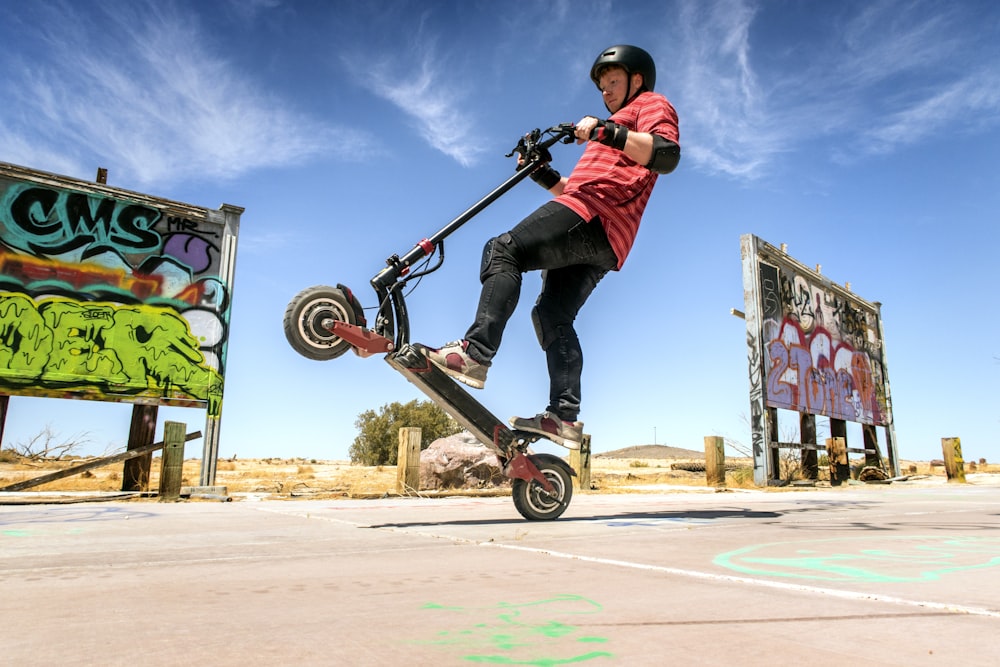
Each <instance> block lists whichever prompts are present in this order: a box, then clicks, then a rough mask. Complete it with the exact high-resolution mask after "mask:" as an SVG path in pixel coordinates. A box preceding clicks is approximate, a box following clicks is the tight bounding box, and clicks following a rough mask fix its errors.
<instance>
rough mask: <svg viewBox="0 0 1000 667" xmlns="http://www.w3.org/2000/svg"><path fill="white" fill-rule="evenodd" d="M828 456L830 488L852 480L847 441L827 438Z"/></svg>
mask: <svg viewBox="0 0 1000 667" xmlns="http://www.w3.org/2000/svg"><path fill="white" fill-rule="evenodd" d="M830 421H831V422H832V421H833V420H830ZM826 455H827V457H828V458H829V459H830V486H840V485H841V484H843V483H844V482H846V481H847V480H849V479H850V478H851V466H850V465H849V463H848V460H847V440H846V439H844V438H827V439H826Z"/></svg>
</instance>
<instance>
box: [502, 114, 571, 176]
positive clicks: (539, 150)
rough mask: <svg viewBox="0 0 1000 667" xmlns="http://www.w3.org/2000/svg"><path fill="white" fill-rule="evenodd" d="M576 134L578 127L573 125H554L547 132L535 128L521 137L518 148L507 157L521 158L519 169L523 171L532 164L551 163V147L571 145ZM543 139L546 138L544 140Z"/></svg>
mask: <svg viewBox="0 0 1000 667" xmlns="http://www.w3.org/2000/svg"><path fill="white" fill-rule="evenodd" d="M575 132H576V125H574V124H573V123H560V124H559V125H554V126H552V127H550V128H549V129H547V130H544V131H543V130H540V129H538V128H535V129H534V130H532V131H531V132H528V133H527V134H526V135H524V136H523V137H521V139H520V140H518V142H517V146H515V147H514V148H513V150H511V152H509V153H507V155H506V157H513V156H514V155H515V154H518V155H520V156H521V165H520V166H518V169H522V168H523V167H524V166H526V165H528V164H529V163H531V162H535V161H537V162H549V161H550V160H551V159H552V156H551V155H549V151H548V149H549V146H554V145H555V144H557V143H560V142H562V143H564V144H571V143H573V140H574V139H575V138H576V135H575V134H574V133H575ZM543 137H545V138H544V139H543Z"/></svg>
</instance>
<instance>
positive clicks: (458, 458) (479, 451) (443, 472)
mask: <svg viewBox="0 0 1000 667" xmlns="http://www.w3.org/2000/svg"><path fill="white" fill-rule="evenodd" d="M509 482H510V480H509V479H508V478H507V477H505V476H504V474H503V471H502V469H501V467H500V461H498V460H497V457H496V454H494V453H493V452H492V451H490V450H489V449H488V448H487V447H486V445H484V444H482V443H481V442H479V441H478V440H477V439H476V438H475V437H474V436H473V435H472V434H471V433H469V432H468V431H463V432H461V433H457V434H455V435H450V436H448V437H447V438H439V439H437V440H435V441H434V442H432V443H431V444H430V446H429V447H428V448H427V449H425V450H423V451H422V452H420V486H421V488H423V489H485V488H493V487H498V486H504V485H506V484H509Z"/></svg>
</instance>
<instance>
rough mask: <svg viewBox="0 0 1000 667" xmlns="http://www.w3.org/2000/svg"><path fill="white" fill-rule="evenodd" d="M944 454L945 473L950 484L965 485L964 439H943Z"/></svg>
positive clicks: (942, 448)
mask: <svg viewBox="0 0 1000 667" xmlns="http://www.w3.org/2000/svg"><path fill="white" fill-rule="evenodd" d="M941 450H942V451H943V452H944V472H945V474H946V475H947V476H948V481H949V482H960V483H962V484H964V483H965V461H963V460H962V439H961V438H941Z"/></svg>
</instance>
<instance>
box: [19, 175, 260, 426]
mask: <svg viewBox="0 0 1000 667" xmlns="http://www.w3.org/2000/svg"><path fill="white" fill-rule="evenodd" d="M241 213H242V209H240V208H238V207H234V206H228V205H224V206H223V207H222V208H221V209H219V210H217V211H213V210H209V209H204V208H198V207H194V206H189V205H187V204H181V203H178V202H171V201H167V200H163V199H156V198H153V197H149V196H146V195H141V194H139V193H133V192H128V191H124V190H118V189H115V188H109V187H107V186H103V185H99V184H96V183H87V182H85V181H76V180H74V179H67V178H63V177H57V176H53V175H50V174H44V173H42V172H37V171H34V170H29V169H25V168H22V167H17V166H14V165H9V164H4V163H0V393H6V394H17V395H30V396H56V397H78V398H91V399H96V400H109V401H128V402H145V403H150V402H153V403H157V404H162V405H181V406H197V407H204V408H206V409H207V410H208V412H209V415H210V416H212V415H218V414H219V412H220V411H221V402H222V394H223V378H224V376H225V365H226V343H227V340H228V330H229V318H230V305H231V297H232V279H233V270H234V261H235V249H236V235H237V232H238V228H239V216H240V214H241Z"/></svg>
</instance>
